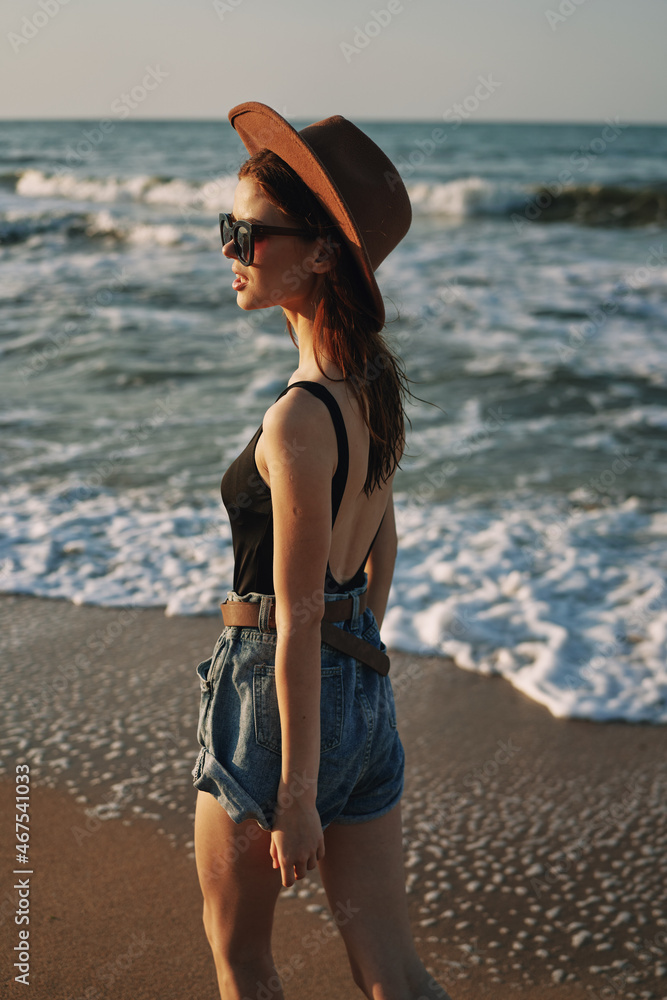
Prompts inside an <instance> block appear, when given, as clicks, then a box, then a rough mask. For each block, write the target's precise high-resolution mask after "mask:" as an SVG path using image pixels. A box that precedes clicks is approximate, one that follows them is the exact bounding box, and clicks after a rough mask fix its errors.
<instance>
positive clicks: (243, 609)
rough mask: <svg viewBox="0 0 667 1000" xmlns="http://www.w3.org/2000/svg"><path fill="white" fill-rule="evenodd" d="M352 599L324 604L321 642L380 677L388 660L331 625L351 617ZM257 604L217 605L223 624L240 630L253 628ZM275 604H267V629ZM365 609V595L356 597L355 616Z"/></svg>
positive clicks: (272, 620)
mask: <svg viewBox="0 0 667 1000" xmlns="http://www.w3.org/2000/svg"><path fill="white" fill-rule="evenodd" d="M353 603H354V602H353V601H352V598H350V597H348V598H346V599H345V600H344V601H325V604H324V616H323V618H322V622H321V630H322V642H326V643H327V644H328V645H329V646H333V648H334V649H338V650H340V652H341V653H346V654H347V655H348V656H352V657H354V659H355V660H361V662H362V663H365V664H366V666H368V667H372V668H373V670H377V672H378V673H379V674H382V676H383V677H384V676H386V675H387V674H388V673H389V657H388V656H387V654H386V653H383V652H382V650H381V649H378V648H377V647H376V646H373V645H372V644H371V643H370V642H365V641H364V639H361V638H360V637H359V636H358V635H353V634H352V632H345V631H343V629H341V628H336V626H335V625H333V624H332V622H341V621H347V620H348V619H349V618H351V617H352V611H353ZM259 609H260V604H259V602H252V603H251V602H250V601H223V602H222V604H221V605H220V610H221V611H222V620H223V622H224V623H225V625H238V626H241V627H242V628H243V627H245V628H257V627H258V623H259ZM275 609H276V606H275V603H273V604H272V605H271V611H270V613H269V620H268V627H269V628H270V629H275V627H276V617H275ZM365 609H366V594H365V593H364V594H362V595H361V596H360V598H359V614H363V612H364V610H365Z"/></svg>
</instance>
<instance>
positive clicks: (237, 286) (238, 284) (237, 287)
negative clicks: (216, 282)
mask: <svg viewBox="0 0 667 1000" xmlns="http://www.w3.org/2000/svg"><path fill="white" fill-rule="evenodd" d="M234 273H235V275H236V277H235V278H234V281H233V282H232V288H233V289H234V291H235V292H240V291H241V289H242V288H245V286H246V285H247V284H248V279H247V278H244V277H243V275H242V274H236V272H234Z"/></svg>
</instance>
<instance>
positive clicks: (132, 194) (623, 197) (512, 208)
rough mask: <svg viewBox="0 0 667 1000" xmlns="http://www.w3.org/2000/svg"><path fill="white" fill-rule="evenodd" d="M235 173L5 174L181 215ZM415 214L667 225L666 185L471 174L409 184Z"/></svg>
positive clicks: (26, 188)
mask: <svg viewBox="0 0 667 1000" xmlns="http://www.w3.org/2000/svg"><path fill="white" fill-rule="evenodd" d="M236 183H237V179H236V176H235V175H233V174H223V175H221V176H219V177H216V178H213V179H211V180H209V181H206V182H204V183H201V184H198V183H195V182H193V181H188V180H184V179H183V178H180V177H168V176H160V177H157V176H151V175H148V174H138V175H135V176H132V177H114V176H109V177H81V176H79V175H77V174H74V173H71V172H58V173H45V172H43V171H41V170H35V169H32V168H31V169H27V170H23V171H16V172H15V173H13V174H3V175H2V176H1V177H0V184H2V185H4V186H10V187H11V186H12V185H13V186H14V190H15V192H16V194H18V195H21V196H23V197H25V198H33V199H38V198H64V199H68V200H70V201H84V202H85V201H88V202H90V201H92V202H101V203H106V204H113V203H118V202H135V203H137V202H138V203H142V204H147V205H169V206H171V207H172V208H174V209H178V210H180V212H181V214H182V215H183V217H184V218H186V219H187V218H191V217H192V216H193V215H194V214H195V213H196V212H211V211H216V210H217V209H218V207H219V206H220V205H221V204H223V203H224V204H231V201H232V199H233V195H234V189H235V187H236ZM408 191H409V194H410V198H411V201H412V205H413V208H414V211H415V214H416V215H418V216H419V215H421V216H426V215H428V216H434V215H435V216H443V217H448V218H450V219H470V218H475V217H488V216H496V217H510V218H511V219H512V221H513V222H515V224H516V223H519V224H521V223H526V222H564V221H565V222H573V223H577V224H581V225H587V226H640V225H648V224H651V223H657V224H660V225H663V224H665V223H667V184H660V183H655V184H649V185H644V186H643V187H629V186H624V185H622V184H600V183H591V184H570V185H562V184H556V185H545V184H542V183H535V184H519V183H517V182H514V183H512V182H505V181H491V180H488V179H486V178H483V177H480V176H477V175H471V176H468V177H460V178H457V179H456V180H451V181H445V182H443V181H437V182H426V181H422V182H416V183H412V184H408Z"/></svg>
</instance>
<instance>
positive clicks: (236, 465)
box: [220, 382, 384, 596]
mask: <svg viewBox="0 0 667 1000" xmlns="http://www.w3.org/2000/svg"><path fill="white" fill-rule="evenodd" d="M295 385H299V386H302V387H303V388H304V389H307V390H308V392H312V393H313V395H315V396H317V397H318V398H319V399H321V400H322V402H323V403H325V404H326V406H327V407H328V409H329V413H330V414H331V419H332V420H333V425H334V430H335V431H336V441H337V443H338V465H337V466H336V472H335V473H334V476H333V478H332V480H331V509H332V521H331V527H332V528H333V526H334V524H335V522H336V515H337V514H338V509H339V507H340V503H341V500H342V498H343V493H344V492H345V485H346V483H347V473H348V465H349V448H348V441H347V432H346V430H345V422H344V420H343V415H342V413H341V412H340V407H339V405H338V403H337V402H336V400H335V399H334V397H333V396H332V394H331V393H330V392H329V390H328V389H327V388H326V387H325V386H323V385H322V384H321V383H320V382H292V384H291V385H288V386H287V388H285V389H283V391H282V392H281V393H280V395H279V396H278V397H277V399H276V402H278V399H280V398H281V397H282V396H284V395H285V393H286V392H287V391H288V390H289V389H291V388H292V387H293V386H295ZM263 429H264V424H263V423H262V425H261V426H260V427H259V428H258V430H257V432H256V433H255V435H254V436H253V438H252V440H251V441H250V442H249V443H248V445H247V446H246V448H245V449H244V450H243V451H242V452H241V454H240V455H239V456H238V458H236V459H234V461H233V462H232V464H231V465H230V466H229V468H228V469H227V471H226V472H225V474H224V476H223V477H222V482H221V484H220V493H221V495H222V502H223V503H224V505H225V507H226V508H227V513H228V514H229V520H230V522H231V526H232V544H233V546H234V591H235V592H236V593H237V594H238V595H239V596H243V595H244V594H249V593H256V594H273V593H274V590H273V507H272V504H271V491H270V489H269V487H268V486H267V485H266V483H265V482H264V480H263V479H262V477H261V476H260V474H259V470H258V469H257V464H256V462H255V448H256V446H257V442H258V441H259V438H260V435H261V433H262V431H263ZM383 520H384V518H383ZM381 525H382V521H381V522H380V526H381ZM379 530H380V528H378V530H377V531H376V533H375V537H374V538H373V541H372V542H371V544H370V546H369V548H368V552H367V553H366V557H365V559H364V561H363V562H362V564H361V566H360V567H359V569H358V570H357V572H356V573H355V574H354V576H353V577H352V578H351V579H350V580H345V581H344V582H343V583H338V582H337V581H336V580H335V579H334V578H333V576H332V575H331V570H330V569H329V563H328V562H327V569H326V575H325V580H324V591H325V593H327V594H337V593H342V592H343V591H346V590H351V589H352V588H353V587H360V586H361V585H362V584H363V582H364V567H365V566H366V561H367V560H368V556H369V555H370V551H371V549H372V548H373V542H375V539H376V538H377V534H378V532H379Z"/></svg>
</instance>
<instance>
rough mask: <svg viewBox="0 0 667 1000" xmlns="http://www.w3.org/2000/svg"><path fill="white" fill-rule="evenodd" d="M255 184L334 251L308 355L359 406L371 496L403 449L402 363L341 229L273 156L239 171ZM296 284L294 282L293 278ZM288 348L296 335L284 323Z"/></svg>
mask: <svg viewBox="0 0 667 1000" xmlns="http://www.w3.org/2000/svg"><path fill="white" fill-rule="evenodd" d="M243 177H250V178H252V179H253V180H256V181H257V183H258V184H259V186H260V187H261V189H262V191H263V193H264V194H265V196H266V197H267V199H268V200H269V201H270V202H271V204H272V205H275V206H276V208H279V209H280V210H281V211H282V212H284V213H285V215H287V216H289V217H290V218H291V219H294V220H295V221H296V222H298V224H299V228H302V229H303V228H305V229H306V231H308V230H312V238H313V239H316V238H317V237H318V236H319V237H323V238H324V240H325V245H326V246H327V247H328V248H329V249H330V250H331V252H335V254H336V256H337V261H336V263H335V264H334V266H333V267H332V268H331V269H330V270H329V271H327V272H326V273H324V274H323V275H321V286H320V287H321V297H320V299H319V302H318V306H317V311H316V313H315V320H314V323H313V350H314V354H315V360H316V363H317V367H318V368H319V370H320V371H321V372H322V374H323V375H324V376H325V378H329V376H327V375H326V374H325V372H324V371H323V370H322V367H321V364H320V357H321V356H322V355H323V356H325V357H327V358H330V359H331V361H332V362H333V363H334V364H335V365H337V366H338V368H339V369H340V370H341V371H342V373H343V378H342V379H331V378H329V381H331V382H338V381H347V382H349V383H350V385H351V388H352V391H353V393H354V395H355V397H356V399H357V401H358V402H359V404H360V407H361V412H362V413H363V417H364V421H365V423H366V426H367V427H368V430H369V434H370V451H369V460H368V473H367V475H366V482H365V483H364V493H366V495H367V496H370V494H371V492H372V491H373V490H374V489H375V487H376V486H379V484H380V482H381V481H382V482H386V481H387V480H388V479H389V477H390V476H391V475H392V473H393V472H394V471H395V469H396V467H397V466H398V467H399V468H400V462H399V460H400V458H401V456H402V454H403V450H404V448H405V420H406V419H407V420H408V423H410V418H409V417H406V414H405V405H404V400H405V397H406V396H407V395H412V393H411V392H410V389H409V387H408V384H407V383H408V382H409V381H411V379H408V377H407V375H406V374H405V371H404V370H403V366H402V364H401V361H400V359H399V358H398V356H397V355H396V354H394V352H393V351H392V350H391V349H390V347H389V346H388V344H387V342H386V340H385V339H384V337H383V336H382V333H381V330H382V324H381V323H380V322H379V320H378V319H377V317H376V316H375V314H374V311H373V309H372V305H371V299H370V295H369V293H368V292H367V291H366V284H365V281H364V279H363V278H362V277H361V274H360V272H359V270H358V269H357V266H356V264H355V262H354V259H353V257H352V255H351V253H350V251H349V250H348V248H347V245H346V243H345V240H344V239H343V237H342V236H341V234H340V231H339V229H338V228H337V227H336V226H335V224H334V223H333V222H332V220H331V218H330V216H329V215H328V213H327V212H326V211H325V209H324V208H323V207H322V205H321V204H320V202H319V201H318V200H317V198H316V197H315V195H314V194H313V193H312V191H311V190H310V188H308V187H307V185H306V184H305V183H304V182H303V181H302V180H301V178H300V177H299V176H298V174H296V173H295V172H294V170H292V168H291V167H290V166H288V164H287V163H285V161H284V160H282V159H281V158H280V157H279V156H278V155H277V154H276V153H273V152H272V151H271V150H268V149H261V150H259V152H257V153H255V154H254V156H251V157H250V159H249V160H246V162H245V163H244V164H243V165H242V166H241V169H240V170H239V178H243ZM295 280H298V276H296V275H295ZM287 328H288V330H289V334H290V337H291V338H292V341H293V343H294V345H295V347H296V346H297V341H296V340H295V337H294V330H293V329H292V326H291V324H290V322H289V320H288V321H287Z"/></svg>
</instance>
